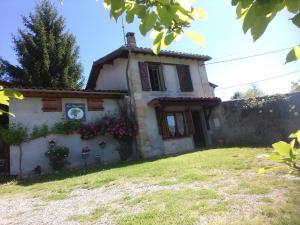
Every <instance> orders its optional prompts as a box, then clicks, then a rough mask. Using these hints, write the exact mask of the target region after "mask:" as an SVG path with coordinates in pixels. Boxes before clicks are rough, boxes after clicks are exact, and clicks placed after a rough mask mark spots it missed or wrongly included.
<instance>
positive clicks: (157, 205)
mask: <svg viewBox="0 0 300 225" xmlns="http://www.w3.org/2000/svg"><path fill="white" fill-rule="evenodd" d="M269 151H270V149H266V148H227V149H215V150H209V151H200V152H194V153H189V154H185V155H181V156H174V157H167V158H163V159H159V160H149V161H140V162H138V163H120V164H118V165H114V166H110V167H104V168H99V167H98V168H97V167H91V168H87V169H86V168H84V169H73V170H69V171H65V172H63V173H59V174H51V175H44V176H41V177H37V178H30V179H26V180H23V181H19V182H17V181H12V182H9V183H6V184H2V185H0V196H1V197H9V198H14V197H15V198H18V196H25V197H28V198H30V197H41V198H42V199H43V200H44V202H45V204H48V202H49V201H62V200H64V199H67V198H71V195H70V193H71V192H72V191H73V190H76V189H78V188H81V189H82V188H85V189H93V188H98V187H104V186H105V187H107V188H113V187H117V188H118V185H121V186H122V184H124V183H126V184H128V183H129V184H130V183H132V184H137V185H139V184H144V185H146V184H149V185H154V186H155V185H156V187H159V188H161V190H157V191H155V190H153V191H150V192H149V191H146V192H145V193H143V194H138V195H130V194H128V193H125V194H124V196H123V197H121V198H120V199H117V200H114V202H113V204H112V205H110V204H108V205H107V207H106V208H103V207H97V208H95V210H94V211H92V212H90V213H89V214H78V215H71V216H70V217H69V218H67V219H68V220H74V221H77V222H79V223H82V224H84V223H89V224H93V223H96V222H99V220H100V219H101V217H102V216H103V215H104V214H107V215H114V217H113V218H114V223H116V224H143V225H147V224H167V225H169V224H180V225H181V224H182V225H185V224H187V225H188V224H195V223H198V222H199V221H198V219H199V217H201V216H202V217H203V216H204V217H207V218H210V220H209V223H208V224H276V225H283V224H289V225H297V224H299V221H300V215H299V212H300V197H299V196H300V180H299V179H298V180H297V179H290V178H287V177H286V176H285V173H284V172H283V171H280V172H278V173H276V172H272V173H269V174H263V175H258V174H257V171H258V169H259V168H260V167H262V166H264V165H266V164H269V163H270V162H268V161H266V160H265V159H258V158H256V156H257V155H259V154H262V153H266V152H269ZM122 191H123V190H122V189H120V192H122ZM274 191H279V192H280V193H282V196H281V198H280V199H276V198H273V197H272V196H273V195H272V192H274ZM251 197H253V198H254V197H255V199H257V200H255V201H256V202H257V203H259V204H258V205H251V204H256V202H255V201H254V202H253V203H249V202H248V200H247V199H251ZM95 198H97V196H95ZM245 204H250V205H249V206H248V207H249V208H250V209H251V210H256V209H259V210H258V211H253V213H254V214H253V215H251V214H249V215H247V216H242V215H240V214H239V213H236V212H239V210H240V208H241V207H242V206H243V205H245ZM113 205H118V206H120V207H114V206H113ZM42 207H43V206H41V207H38V210H37V213H38V211H39V210H41V208H42ZM79 207H80V204H79ZM135 208H138V209H140V210H139V211H137V212H135V211H134V210H130V209H135ZM251 210H250V211H249V212H248V211H247V213H251ZM235 213H236V214H235ZM240 213H242V212H240ZM234 215H235V217H234ZM230 216H233V218H230V219H228V220H226V218H227V217H230ZM220 218H223V219H224V220H225V222H224V221H223V222H220V221H219V220H220Z"/></svg>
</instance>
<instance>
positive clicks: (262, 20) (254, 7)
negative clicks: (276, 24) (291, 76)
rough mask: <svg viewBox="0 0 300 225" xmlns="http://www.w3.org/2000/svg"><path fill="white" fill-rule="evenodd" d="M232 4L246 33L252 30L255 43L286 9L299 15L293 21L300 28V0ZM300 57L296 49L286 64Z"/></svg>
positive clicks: (252, 0)
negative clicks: (279, 13)
mask: <svg viewBox="0 0 300 225" xmlns="http://www.w3.org/2000/svg"><path fill="white" fill-rule="evenodd" d="M231 4H232V5H233V6H236V15H237V18H238V19H241V20H243V31H244V33H247V32H248V31H249V30H250V33H251V35H252V38H253V40H254V41H256V40H257V39H259V38H260V37H261V36H262V35H263V34H264V32H265V31H266V30H267V27H268V25H269V24H270V22H271V21H272V20H273V19H274V18H275V16H276V15H277V13H278V12H280V11H281V10H283V9H285V8H287V9H288V10H289V11H290V12H291V13H293V14H296V13H298V14H297V15H295V16H294V17H293V18H292V19H291V21H292V22H293V23H294V24H295V25H296V26H297V27H300V15H299V10H300V0H284V1H278V0H232V1H231ZM299 57H300V56H299V53H298V50H297V49H296V50H295V49H294V50H292V51H291V52H290V53H289V54H288V56H287V59H286V63H287V62H291V61H294V60H297V59H299Z"/></svg>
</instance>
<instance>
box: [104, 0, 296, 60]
mask: <svg viewBox="0 0 300 225" xmlns="http://www.w3.org/2000/svg"><path fill="white" fill-rule="evenodd" d="M194 2H195V1H194V0H151V1H146V0H137V1H128V0H104V7H105V8H107V9H109V10H110V17H111V18H114V19H115V20H117V19H118V18H119V17H120V16H121V15H123V14H125V16H126V21H127V23H132V22H133V21H134V20H135V19H136V18H138V19H139V20H140V26H139V29H140V33H141V34H142V35H144V36H145V35H146V34H147V33H148V32H149V31H152V33H151V38H152V39H153V47H152V49H153V51H154V53H156V54H157V53H158V52H159V51H160V50H161V49H162V48H166V47H167V46H168V45H170V44H171V43H172V42H173V41H174V40H175V39H176V38H178V37H179V36H182V35H184V34H185V35H187V36H188V37H189V38H190V39H192V40H193V41H195V42H197V43H198V44H200V45H201V46H203V45H204V38H203V37H202V36H201V35H200V34H199V33H196V32H194V31H192V30H189V29H188V28H189V27H190V25H191V23H192V22H193V21H194V20H195V19H202V18H205V17H206V13H205V11H204V10H203V9H202V8H199V7H193V4H195V3H194ZM231 4H232V5H233V6H235V7H236V14H237V17H238V19H242V20H243V31H244V32H245V33H246V32H247V31H249V30H250V32H251V35H252V37H253V40H254V41H256V40H257V39H258V38H260V37H261V35H262V34H263V33H264V32H265V30H266V29H267V27H268V25H269V23H270V22H271V21H272V20H273V19H274V18H275V16H276V15H277V13H278V12H280V11H283V10H284V9H287V10H288V11H289V12H290V13H291V14H293V18H291V21H292V24H294V25H295V26H297V27H298V28H299V27H300V0H231ZM299 58H300V45H298V46H296V47H295V48H293V49H292V50H291V51H290V52H289V53H288V55H287V57H286V63H287V62H291V61H294V60H297V59H299Z"/></svg>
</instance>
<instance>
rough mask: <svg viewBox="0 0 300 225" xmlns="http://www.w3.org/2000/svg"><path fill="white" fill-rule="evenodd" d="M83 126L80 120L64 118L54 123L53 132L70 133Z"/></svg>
mask: <svg viewBox="0 0 300 225" xmlns="http://www.w3.org/2000/svg"><path fill="white" fill-rule="evenodd" d="M82 126H83V124H82V122H81V121H78V120H62V121H60V122H57V123H55V124H54V126H53V128H52V129H51V133H53V134H64V135H68V134H72V133H74V132H75V131H76V130H77V129H79V128H81V127H82Z"/></svg>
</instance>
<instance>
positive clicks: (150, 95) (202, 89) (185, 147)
mask: <svg viewBox="0 0 300 225" xmlns="http://www.w3.org/2000/svg"><path fill="white" fill-rule="evenodd" d="M138 62H158V63H162V64H163V66H162V68H163V75H164V80H165V85H166V91H142V86H141V79H140V71H139V65H138ZM175 64H185V65H189V66H190V73H191V79H192V82H193V87H194V91H192V92H182V91H181V90H180V85H179V80H178V75H177V71H176V65H175ZM129 68H130V69H129V77H130V86H131V92H132V93H131V94H132V96H133V98H134V99H133V100H134V105H135V113H136V116H137V121H138V124H139V131H140V132H139V135H138V137H137V143H138V148H139V150H140V151H141V154H142V157H145V158H147V157H152V156H159V155H164V154H174V153H179V152H182V151H190V150H192V149H194V142H193V137H186V138H181V139H176V140H163V139H162V137H161V135H160V132H159V128H158V125H157V118H156V114H155V109H154V107H151V106H149V105H148V102H149V101H150V100H152V99H154V98H158V97H213V95H214V93H213V90H212V89H210V86H209V83H208V79H207V74H206V69H205V66H204V65H203V64H202V62H199V61H197V60H187V59H179V58H171V57H159V56H151V55H143V54H132V56H131V60H130V67H129ZM200 109H201V108H200Z"/></svg>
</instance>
